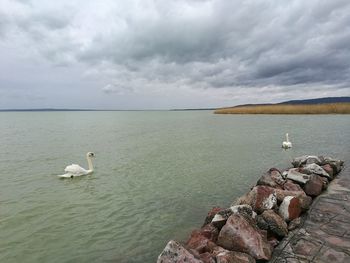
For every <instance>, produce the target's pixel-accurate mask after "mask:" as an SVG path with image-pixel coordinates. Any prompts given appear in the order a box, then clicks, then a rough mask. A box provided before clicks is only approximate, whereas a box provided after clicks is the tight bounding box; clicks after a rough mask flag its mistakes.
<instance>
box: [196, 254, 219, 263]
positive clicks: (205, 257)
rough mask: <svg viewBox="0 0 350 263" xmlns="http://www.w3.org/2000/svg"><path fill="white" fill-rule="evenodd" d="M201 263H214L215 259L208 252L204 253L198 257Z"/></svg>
mask: <svg viewBox="0 0 350 263" xmlns="http://www.w3.org/2000/svg"><path fill="white" fill-rule="evenodd" d="M198 257H199V258H200V260H202V262H203V263H216V260H215V257H214V256H213V255H212V254H210V253H209V252H205V253H203V254H200V255H199V256H198Z"/></svg>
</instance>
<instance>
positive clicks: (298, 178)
mask: <svg viewBox="0 0 350 263" xmlns="http://www.w3.org/2000/svg"><path fill="white" fill-rule="evenodd" d="M292 164H293V168H288V169H286V170H284V171H280V170H278V169H276V168H271V169H269V170H268V172H266V173H265V174H264V175H262V176H261V178H260V179H259V180H258V181H257V183H256V185H255V186H254V187H253V188H252V189H251V190H250V192H248V193H246V194H245V195H243V196H241V197H240V198H238V199H237V200H236V201H235V202H233V204H232V205H231V206H230V207H229V208H220V207H214V208H212V209H211V210H210V211H209V213H208V215H207V217H206V218H205V220H204V224H203V226H202V227H201V228H200V229H197V230H194V231H192V233H191V234H190V236H189V238H188V240H187V242H185V243H184V244H181V243H179V242H177V241H174V240H171V241H169V242H168V244H167V245H166V246H165V248H164V250H163V252H162V253H161V254H160V255H159V257H158V260H157V263H180V262H192V263H214V262H222V263H225V262H226V263H230V262H242V263H244V262H247V263H254V262H261V261H263V262H266V261H269V260H271V259H274V260H276V257H275V254H274V251H275V248H276V251H283V249H281V248H280V247H279V246H281V245H280V244H284V245H285V240H288V237H289V236H290V235H291V233H294V231H296V230H298V229H300V227H301V226H302V225H303V222H304V220H303V219H304V218H305V217H306V215H308V210H309V209H310V207H311V204H312V203H313V200H314V199H315V200H318V199H317V196H320V195H321V194H322V192H323V191H324V190H326V189H327V188H328V185H329V182H331V181H332V180H333V179H334V178H335V177H336V175H337V174H339V172H340V171H341V170H342V168H343V161H341V160H337V159H333V158H330V157H322V156H306V155H305V156H301V157H297V158H294V159H293V162H292ZM274 262H279V261H274Z"/></svg>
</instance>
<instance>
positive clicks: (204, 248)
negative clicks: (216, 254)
mask: <svg viewBox="0 0 350 263" xmlns="http://www.w3.org/2000/svg"><path fill="white" fill-rule="evenodd" d="M216 246H217V245H216V244H215V243H214V242H212V241H211V240H209V239H208V238H207V237H205V236H204V235H203V234H202V233H201V231H200V230H194V231H192V233H191V235H190V238H189V239H188V240H187V242H186V248H188V249H192V250H195V251H196V252H197V253H198V254H202V253H205V252H212V251H213V250H214V248H215V247H216Z"/></svg>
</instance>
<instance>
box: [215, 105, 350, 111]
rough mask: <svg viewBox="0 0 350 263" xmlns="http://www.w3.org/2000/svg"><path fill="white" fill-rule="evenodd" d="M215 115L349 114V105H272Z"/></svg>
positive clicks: (247, 107) (238, 109) (235, 109)
mask: <svg viewBox="0 0 350 263" xmlns="http://www.w3.org/2000/svg"><path fill="white" fill-rule="evenodd" d="M214 113H215V114H350V103H324V104H274V105H256V106H254V105H252V106H237V107H232V108H222V109H217V110H215V111H214Z"/></svg>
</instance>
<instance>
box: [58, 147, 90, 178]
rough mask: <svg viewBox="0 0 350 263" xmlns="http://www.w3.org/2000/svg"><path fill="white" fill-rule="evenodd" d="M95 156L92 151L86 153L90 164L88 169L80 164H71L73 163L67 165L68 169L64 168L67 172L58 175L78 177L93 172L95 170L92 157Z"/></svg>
mask: <svg viewBox="0 0 350 263" xmlns="http://www.w3.org/2000/svg"><path fill="white" fill-rule="evenodd" d="M93 157H95V154H94V153H92V152H88V153H87V154H86V159H87V162H88V166H89V169H88V170H86V169H84V168H83V167H81V166H80V165H78V164H71V165H68V166H67V167H66V169H64V171H65V174H61V175H59V176H58V177H61V178H73V177H77V176H82V175H88V174H92V173H93V172H94V167H93V166H92V160H91V158H93Z"/></svg>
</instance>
